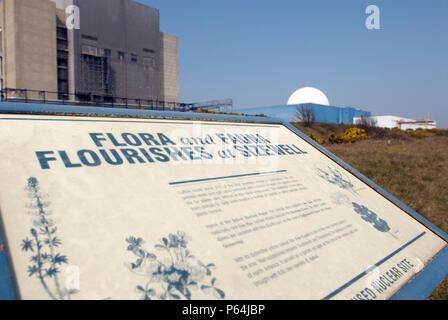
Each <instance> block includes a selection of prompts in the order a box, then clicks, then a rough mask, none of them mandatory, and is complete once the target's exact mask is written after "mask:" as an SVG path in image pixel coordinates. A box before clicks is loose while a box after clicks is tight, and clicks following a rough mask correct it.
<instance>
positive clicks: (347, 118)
mask: <svg viewBox="0 0 448 320" xmlns="http://www.w3.org/2000/svg"><path fill="white" fill-rule="evenodd" d="M302 106H304V107H310V108H311V109H312V110H313V113H314V116H315V121H316V122H329V123H346V124H353V123H354V118H355V117H361V116H371V115H372V114H371V113H370V112H368V111H363V110H360V109H356V108H351V107H335V106H325V105H320V104H316V103H306V104H297V105H282V106H271V107H260V108H250V109H241V110H239V111H238V112H241V113H245V114H249V115H257V114H264V115H266V116H268V117H272V118H278V119H282V120H283V121H286V122H294V121H297V120H298V119H297V116H298V110H299V108H300V107H302Z"/></svg>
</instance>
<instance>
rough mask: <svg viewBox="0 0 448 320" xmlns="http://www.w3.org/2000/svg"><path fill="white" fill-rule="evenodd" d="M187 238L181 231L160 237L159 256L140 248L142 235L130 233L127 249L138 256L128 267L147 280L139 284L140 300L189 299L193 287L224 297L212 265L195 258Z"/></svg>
mask: <svg viewBox="0 0 448 320" xmlns="http://www.w3.org/2000/svg"><path fill="white" fill-rule="evenodd" d="M188 240H189V238H188V237H187V236H186V234H185V233H184V232H177V233H176V234H170V235H169V236H168V237H166V238H162V239H161V241H160V243H158V244H156V245H155V246H154V247H155V249H156V250H157V251H159V252H160V253H161V254H162V257H163V258H158V256H157V255H156V254H154V253H151V252H149V251H147V250H146V249H144V248H143V244H144V241H143V239H142V238H136V237H129V238H127V239H126V242H127V243H128V247H127V250H128V251H130V252H132V253H133V254H134V255H135V256H136V257H137V260H136V261H135V262H133V263H130V264H128V265H127V266H128V267H129V269H130V270H131V271H132V272H133V273H135V274H137V275H139V276H143V277H145V278H146V284H144V285H138V286H137V287H136V290H137V292H138V293H139V294H140V296H141V299H142V300H153V299H160V300H169V299H170V300H179V299H186V300H191V299H192V295H193V291H194V290H201V291H202V292H203V293H205V294H211V295H213V296H214V297H216V298H218V299H223V298H224V297H225V293H224V291H222V290H221V289H219V288H217V287H216V285H215V284H216V278H214V277H213V276H212V275H213V269H214V268H215V265H214V264H213V263H210V264H204V263H202V262H201V261H199V260H197V259H196V258H195V257H194V256H193V255H192V254H191V252H190V251H189V250H188V249H187V246H188Z"/></svg>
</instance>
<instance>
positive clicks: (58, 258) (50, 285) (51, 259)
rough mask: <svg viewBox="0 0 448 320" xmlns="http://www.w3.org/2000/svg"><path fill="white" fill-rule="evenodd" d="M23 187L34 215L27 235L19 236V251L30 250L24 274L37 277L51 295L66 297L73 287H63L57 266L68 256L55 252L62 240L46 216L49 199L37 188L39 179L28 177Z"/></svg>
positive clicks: (54, 297)
mask: <svg viewBox="0 0 448 320" xmlns="http://www.w3.org/2000/svg"><path fill="white" fill-rule="evenodd" d="M26 191H27V192H28V198H29V199H30V203H29V205H28V207H29V208H30V212H29V213H30V214H31V215H32V216H33V217H34V220H33V226H34V228H32V229H31V230H30V234H31V238H28V237H27V238H25V239H23V240H22V251H24V252H29V253H32V256H31V260H30V261H31V265H30V266H29V267H28V276H29V277H37V278H38V279H39V281H40V282H41V284H42V286H43V287H44V289H45V291H46V292H47V294H48V295H49V296H50V298H51V299H53V300H64V299H70V296H71V295H72V294H75V293H76V290H66V289H63V288H61V285H60V282H59V276H58V275H59V273H60V268H61V266H62V265H64V264H68V259H67V257H66V256H65V255H62V254H60V253H58V252H56V251H57V249H58V248H59V247H60V246H61V245H62V241H61V240H60V239H59V238H58V237H57V236H56V232H57V227H56V226H55V223H54V221H53V220H52V219H50V218H49V216H50V215H51V211H50V210H48V207H49V206H50V202H48V201H46V200H45V199H47V198H48V195H46V194H45V193H42V192H41V191H40V187H39V181H38V180H37V179H36V178H34V177H31V178H29V179H28V184H27V187H26Z"/></svg>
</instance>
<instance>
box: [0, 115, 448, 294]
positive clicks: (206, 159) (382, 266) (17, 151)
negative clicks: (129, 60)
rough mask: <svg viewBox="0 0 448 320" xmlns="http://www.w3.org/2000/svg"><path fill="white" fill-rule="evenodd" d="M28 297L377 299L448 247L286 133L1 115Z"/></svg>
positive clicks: (2, 198)
mask: <svg viewBox="0 0 448 320" xmlns="http://www.w3.org/2000/svg"><path fill="white" fill-rule="evenodd" d="M0 132H1V135H0V139H1V151H0V152H1V157H0V170H1V172H0V209H1V221H2V229H3V233H4V239H5V240H6V241H5V244H6V247H7V251H8V254H9V256H10V260H11V261H10V262H11V265H12V269H13V271H14V279H15V281H16V285H17V290H18V296H19V297H20V298H22V299H387V298H390V297H391V296H392V295H393V294H395V293H396V292H397V291H398V290H399V289H400V288H401V287H402V286H403V285H405V284H406V283H407V282H409V281H410V280H411V279H412V278H413V277H415V276H416V275H417V274H418V273H419V272H420V271H421V270H422V269H423V268H424V267H425V266H426V265H427V264H428V263H429V262H430V261H431V260H432V259H433V258H434V256H436V255H437V253H439V252H440V251H442V250H443V249H444V248H445V247H446V246H447V242H446V241H445V240H444V239H443V238H441V237H440V236H438V235H437V234H436V233H434V232H433V231H431V230H430V229H429V228H427V227H425V226H424V225H423V224H421V223H420V222H419V221H417V220H416V219H415V218H414V217H412V216H410V215H409V214H408V213H407V212H405V211H403V210H402V209H400V208H399V207H398V206H397V205H395V204H394V203H392V202H391V201H390V200H388V199H386V198H385V197H383V196H382V195H380V194H379V193H378V192H377V191H375V190H374V189H372V188H371V187H370V186H368V185H367V184H366V183H365V182H363V181H361V180H360V179H358V178H357V177H356V176H355V175H353V174H352V173H351V172H349V171H347V170H346V169H344V168H343V167H341V166H340V165H339V164H337V163H336V162H334V161H333V160H332V159H330V158H328V157H327V156H326V155H325V154H323V153H322V152H321V151H320V150H319V149H317V148H316V147H314V146H313V145H311V144H310V143H309V142H308V141H305V140H304V139H302V138H301V137H299V136H298V135H296V134H295V133H294V132H292V131H290V130H289V129H288V128H287V127H285V126H283V125H276V124H255V123H254V124H249V123H229V122H212V121H187V120H157V119H154V120H152V119H151V120H139V119H125V118H121V119H109V118H77V117H51V116H46V117H43V116H23V115H16V116H12V115H2V116H0Z"/></svg>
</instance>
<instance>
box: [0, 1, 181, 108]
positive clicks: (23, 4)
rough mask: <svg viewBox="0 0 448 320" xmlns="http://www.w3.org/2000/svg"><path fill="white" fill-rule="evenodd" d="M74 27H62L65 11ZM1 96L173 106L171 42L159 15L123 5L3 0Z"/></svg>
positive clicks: (174, 43) (174, 52) (175, 78)
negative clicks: (75, 15)
mask: <svg viewBox="0 0 448 320" xmlns="http://www.w3.org/2000/svg"><path fill="white" fill-rule="evenodd" d="M73 5H75V6H77V8H79V13H80V14H79V19H80V21H79V22H80V24H79V26H80V29H76V28H67V23H66V22H67V18H70V17H69V16H68V14H67V13H66V9H67V7H68V6H73ZM0 27H1V30H2V32H1V52H2V93H3V98H4V99H8V100H14V99H17V100H27V101H30V100H31V101H35V102H46V103H48V102H58V101H64V102H65V101H66V102H67V103H71V102H77V103H79V102H85V103H89V102H96V103H110V104H117V105H119V104H123V105H124V104H128V103H130V101H131V100H132V103H133V104H136V105H139V104H140V105H161V104H166V105H170V106H176V105H177V104H179V100H180V97H179V95H180V94H179V63H178V38H177V37H176V36H174V35H171V34H167V33H163V32H161V31H160V13H159V10H157V9H154V8H151V7H148V6H145V5H142V4H140V3H137V2H134V1H131V0H3V1H2V2H1V3H0Z"/></svg>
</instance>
